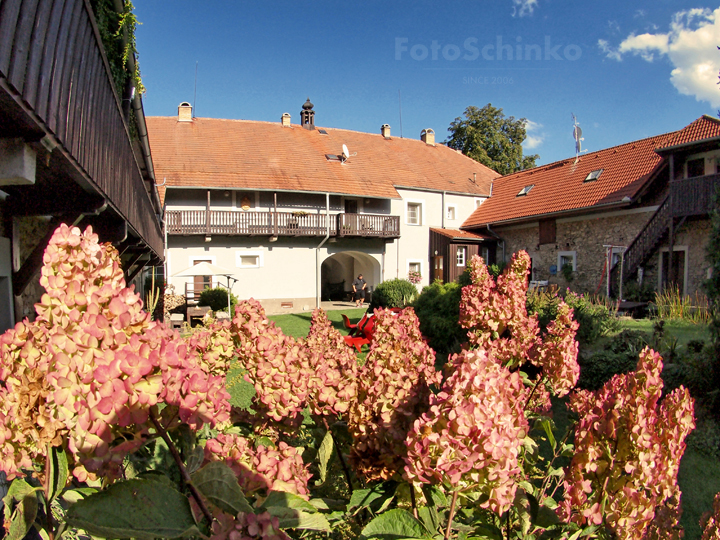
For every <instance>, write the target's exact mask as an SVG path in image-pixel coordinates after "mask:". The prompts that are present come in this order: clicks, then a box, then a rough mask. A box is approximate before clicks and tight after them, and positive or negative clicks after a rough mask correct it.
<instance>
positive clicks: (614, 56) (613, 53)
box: [598, 39, 622, 62]
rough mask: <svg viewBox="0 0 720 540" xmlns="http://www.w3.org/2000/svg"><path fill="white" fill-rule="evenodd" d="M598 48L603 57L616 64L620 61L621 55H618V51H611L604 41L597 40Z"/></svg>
mask: <svg viewBox="0 0 720 540" xmlns="http://www.w3.org/2000/svg"><path fill="white" fill-rule="evenodd" d="M598 47H599V48H600V50H601V51H602V52H603V53H605V56H606V57H607V58H610V59H611V60H617V61H618V62H620V61H621V60H622V55H621V54H620V51H618V50H617V49H613V48H612V47H611V46H610V44H609V43H608V42H607V41H605V40H604V39H598Z"/></svg>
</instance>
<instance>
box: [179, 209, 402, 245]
mask: <svg viewBox="0 0 720 540" xmlns="http://www.w3.org/2000/svg"><path fill="white" fill-rule="evenodd" d="M327 218H328V216H326V215H325V214H306V213H303V212H243V211H234V210H209V211H208V210H168V211H167V212H166V213H165V221H166V224H167V232H168V234H171V235H194V234H204V235H208V236H209V235H214V234H215V235H230V236H325V234H327V232H328V223H327ZM329 218H330V236H342V237H350V236H353V237H356V236H365V237H379V238H397V237H398V236H400V217H399V216H382V215H372V214H332V215H330V216H329Z"/></svg>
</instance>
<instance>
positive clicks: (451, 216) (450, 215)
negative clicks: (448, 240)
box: [445, 205, 457, 221]
mask: <svg viewBox="0 0 720 540" xmlns="http://www.w3.org/2000/svg"><path fill="white" fill-rule="evenodd" d="M456 213H457V209H456V207H455V205H448V207H447V210H446V211H445V219H447V220H450V221H454V220H455V214H456Z"/></svg>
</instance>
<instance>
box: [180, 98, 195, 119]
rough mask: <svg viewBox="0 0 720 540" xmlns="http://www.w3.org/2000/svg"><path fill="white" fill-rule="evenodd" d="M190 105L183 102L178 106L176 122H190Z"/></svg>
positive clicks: (191, 117) (191, 116)
mask: <svg viewBox="0 0 720 540" xmlns="http://www.w3.org/2000/svg"><path fill="white" fill-rule="evenodd" d="M192 119H193V115H192V105H190V104H189V103H188V102H187V101H183V102H182V103H181V104H180V105H178V122H192Z"/></svg>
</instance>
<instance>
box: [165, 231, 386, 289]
mask: <svg viewBox="0 0 720 540" xmlns="http://www.w3.org/2000/svg"><path fill="white" fill-rule="evenodd" d="M321 241H322V238H286V237H282V236H281V237H280V238H279V239H278V240H277V242H269V240H268V239H267V238H262V239H259V238H244V237H223V236H213V237H212V239H211V241H210V242H208V243H205V242H204V237H202V236H200V237H182V236H171V237H170V238H169V239H168V256H167V265H168V275H169V276H170V277H169V278H168V283H169V284H171V285H174V286H175V291H176V293H178V294H184V292H185V283H192V282H193V278H191V277H173V276H174V274H177V273H180V272H182V271H183V270H186V269H188V268H190V267H191V266H193V264H194V263H195V261H196V260H209V261H211V262H212V263H213V264H216V265H218V266H221V267H224V268H226V269H228V270H230V271H232V277H233V278H235V279H237V280H238V281H237V282H235V283H234V284H233V285H232V291H233V293H234V294H235V295H236V296H237V297H238V298H239V299H247V298H255V299H256V300H270V299H287V300H293V299H303V300H306V301H309V300H314V299H315V295H316V287H317V285H316V283H317V281H318V274H317V272H318V271H320V268H321V266H322V263H323V261H325V260H327V259H329V258H331V257H332V261H331V262H330V263H329V264H331V265H333V268H334V269H335V272H334V273H333V279H332V281H336V280H337V281H342V280H343V279H344V280H345V281H346V287H347V289H349V288H350V285H351V284H352V279H354V277H355V276H357V275H358V274H359V273H363V275H364V276H365V280H366V281H367V282H368V285H369V286H371V287H375V286H376V285H377V284H378V283H380V281H381V279H382V274H381V264H382V251H383V242H382V241H381V240H377V239H372V240H368V239H348V240H338V241H337V242H335V243H329V242H326V243H325V245H324V246H323V247H322V248H321V249H320V253H319V257H318V260H319V265H318V264H317V262H316V247H317V246H318V245H319V244H320V242H321ZM241 254H247V255H250V256H255V255H256V256H257V257H258V262H259V263H260V265H259V266H258V267H254V268H248V267H242V266H240V264H239V263H240V261H239V260H238V257H239V255H241ZM218 281H219V282H220V283H221V284H223V285H225V284H226V283H227V280H226V278H224V277H219V278H216V279H214V283H217V282H218Z"/></svg>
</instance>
